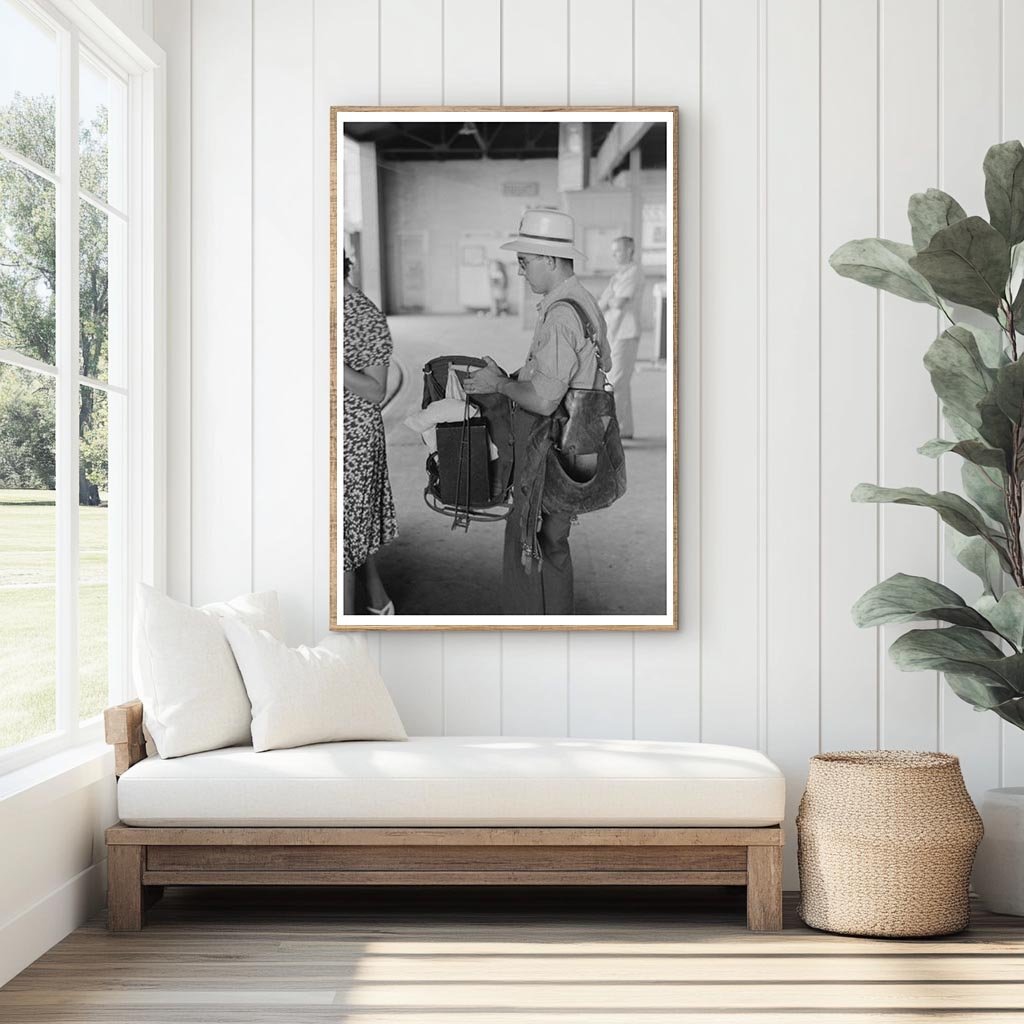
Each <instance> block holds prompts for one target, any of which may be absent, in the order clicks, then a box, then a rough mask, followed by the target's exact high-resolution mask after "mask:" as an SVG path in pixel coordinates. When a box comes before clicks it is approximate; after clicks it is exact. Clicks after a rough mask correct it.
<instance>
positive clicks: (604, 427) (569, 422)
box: [541, 299, 626, 516]
mask: <svg viewBox="0 0 1024 1024" xmlns="http://www.w3.org/2000/svg"><path fill="white" fill-rule="evenodd" d="M558 305H565V306H568V307H570V308H571V309H572V310H573V312H575V314H576V316H577V317H579V320H580V325H581V326H582V328H583V336H584V337H585V338H586V339H587V341H589V342H590V343H591V344H592V345H594V346H595V347H598V348H599V346H598V341H597V331H596V329H595V328H594V325H593V324H592V323H591V321H590V318H589V317H588V316H587V314H586V312H585V310H584V309H583V307H582V306H581V305H580V304H579V303H578V302H575V301H573V300H572V299H559V300H557V301H556V302H553V303H552V304H551V306H550V307H548V311H549V312H550V310H551V309H553V308H554V307H555V306H558ZM602 377H603V374H602V372H601V369H600V351H599V352H598V368H597V370H596V371H595V373H594V386H593V387H591V388H569V390H568V391H566V393H565V397H564V398H563V399H562V404H561V405H560V406H559V407H558V409H557V410H556V411H555V413H554V415H553V416H552V423H551V445H550V447H549V449H548V452H547V460H546V465H545V471H544V490H543V492H542V493H543V497H542V498H541V502H542V507H543V509H544V511H545V512H552V513H561V514H563V515H570V516H575V515H582V514H583V513H584V512H596V511H597V510H598V509H602V508H607V507H608V506H609V505H611V504H612V503H613V502H615V501H618V499H619V498H621V497H622V495H623V494H625V493H626V456H625V453H624V452H623V450H622V439H621V438H620V437H619V421H618V419H617V417H616V415H615V396H614V394H613V393H612V392H611V391H609V390H607V389H605V388H604V387H599V386H598V385H599V383H600V382H601V379H602Z"/></svg>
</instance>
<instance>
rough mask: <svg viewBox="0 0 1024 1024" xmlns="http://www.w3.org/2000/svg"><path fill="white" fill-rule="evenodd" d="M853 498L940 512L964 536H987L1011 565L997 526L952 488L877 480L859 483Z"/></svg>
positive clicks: (854, 490) (854, 499) (1003, 538)
mask: <svg viewBox="0 0 1024 1024" xmlns="http://www.w3.org/2000/svg"><path fill="white" fill-rule="evenodd" d="M850 497H851V500H853V501H864V502H876V503H877V502H891V503H892V504H895V505H918V506H920V507H921V508H931V509H934V510H935V511H936V512H938V514H939V516H940V517H941V518H942V520H943V522H945V523H948V524H949V525H950V526H952V527H953V529H954V530H956V531H957V532H958V533H962V534H963V535H964V536H965V537H974V536H978V537H984V538H985V539H986V540H987V541H988V542H989V543H990V544H992V545H993V546H994V547H995V548H996V549H997V550H998V551H999V552H1000V557H1001V558H1002V559H1004V560H1005V562H1004V564H1005V565H1006V566H1007V567H1008V566H1009V564H1010V562H1009V557H1008V556H1007V554H1006V549H1005V546H1004V545H1005V541H1006V538H1005V537H1003V536H1002V535H1001V534H1000V533H999V532H998V531H997V530H995V529H993V528H992V527H991V526H989V524H988V523H986V522H985V518H984V516H983V515H982V514H981V512H979V511H978V509H976V508H975V507H974V506H973V505H972V504H970V502H968V501H965V500H964V499H963V498H961V497H960V495H959V494H953V493H952V491H939V492H938V493H936V494H929V493H928V492H927V491H922V490H921V488H920V487H879V486H877V485H876V484H858V485H857V486H856V487H855V488H854V489H853V494H852V495H851V496H850Z"/></svg>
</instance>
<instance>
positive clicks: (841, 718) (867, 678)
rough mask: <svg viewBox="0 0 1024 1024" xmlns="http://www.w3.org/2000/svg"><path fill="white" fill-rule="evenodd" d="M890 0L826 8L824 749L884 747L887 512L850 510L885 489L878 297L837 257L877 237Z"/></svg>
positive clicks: (831, 3) (846, 0)
mask: <svg viewBox="0 0 1024 1024" xmlns="http://www.w3.org/2000/svg"><path fill="white" fill-rule="evenodd" d="M877 58H878V0H824V2H823V3H822V6H821V190H822V191H821V253H820V261H821V274H822V280H821V347H820V352H821V402H822V415H821V464H820V469H821V546H820V550H821V747H822V749H823V750H863V749H869V748H871V747H874V746H875V745H876V743H877V741H878V706H877V696H878V645H879V642H880V638H879V636H878V634H877V631H876V630H867V629H857V627H856V626H855V625H854V624H853V620H852V618H851V616H850V606H851V605H852V604H853V602H854V601H855V600H856V599H857V598H858V597H860V595H861V594H862V593H863V592H864V591H865V590H867V589H868V588H869V587H871V586H873V585H874V584H875V583H876V582H877V552H878V512H877V510H876V509H874V508H871V507H866V506H864V505H855V504H854V503H853V502H851V501H850V492H851V491H852V490H853V488H854V486H855V485H856V484H858V483H860V482H861V481H874V480H876V479H877V478H878V452H877V448H878V397H877V384H878V358H877V353H878V296H877V294H876V293H875V292H874V291H873V290H871V289H868V288H866V287H865V286H864V285H862V284H858V283H856V282H854V281H849V280H847V279H846V278H841V277H840V276H839V275H838V274H836V273H835V272H834V271H833V270H832V269H831V268H830V267H829V266H828V257H829V256H830V255H831V253H833V252H834V251H835V250H836V249H837V248H838V247H839V246H840V245H842V244H843V243H844V242H848V241H849V240H850V239H853V238H866V237H870V236H872V235H876V234H877V220H878V192H877V188H876V182H877V167H878V163H877V161H878V145H877V129H878V121H877V114H878V74H877Z"/></svg>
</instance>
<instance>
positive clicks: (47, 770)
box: [0, 740, 114, 814]
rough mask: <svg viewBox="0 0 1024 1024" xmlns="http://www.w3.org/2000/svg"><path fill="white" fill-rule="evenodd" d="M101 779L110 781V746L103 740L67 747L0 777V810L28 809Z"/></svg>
mask: <svg viewBox="0 0 1024 1024" xmlns="http://www.w3.org/2000/svg"><path fill="white" fill-rule="evenodd" d="M103 778H110V779H111V780H113V778H114V751H113V748H112V747H110V746H109V745H108V744H107V743H105V742H104V741H103V740H93V741H90V742H87V743H82V744H80V745H78V746H76V747H69V748H68V749H66V750H61V751H60V752H59V753H56V754H53V755H51V756H50V757H44V758H42V759H41V760H39V761H35V762H33V763H32V764H29V765H26V766H25V767H24V768H17V769H15V770H14V771H11V772H8V773H7V774H5V775H2V776H0V811H2V812H3V813H4V814H9V813H10V814H16V813H18V812H20V811H22V810H32V809H33V808H34V807H37V806H38V803H39V801H40V800H46V801H48V802H49V801H51V800H55V799H58V798H59V797H62V796H65V795H67V794H68V793H73V792H75V791H76V790H79V789H83V788H84V787H86V786H90V785H92V784H93V783H94V782H97V781H99V780H100V779H103Z"/></svg>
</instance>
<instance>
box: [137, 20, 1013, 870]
mask: <svg viewBox="0 0 1024 1024" xmlns="http://www.w3.org/2000/svg"><path fill="white" fill-rule="evenodd" d="M155 28H156V36H157V40H158V42H160V43H161V44H162V45H163V46H164V47H165V48H166V49H167V50H168V51H169V53H170V54H171V60H172V64H171V68H172V73H171V108H170V111H169V123H170V125H171V130H172V136H173V137H172V139H171V141H170V145H169V147H168V148H169V152H170V154H171V168H170V173H169V180H170V185H171V203H172V209H171V212H170V216H169V218H168V219H169V223H170V224H171V225H172V234H171V238H170V245H171V268H170V273H171V288H170V295H171V297H172V301H171V303H170V306H171V313H170V315H171V325H170V333H171V338H170V346H171V366H170V375H171V376H170V380H169V387H170V392H171V393H170V398H169V401H170V416H171V436H170V448H171V459H170V466H171V480H170V482H169V494H170V504H171V507H170V509H169V524H170V539H169V552H170V565H169V579H170V581H171V586H172V591H173V593H175V594H176V596H178V597H182V598H185V599H191V600H193V601H195V602H202V601H207V600H211V599H215V598H223V597H226V596H230V595H231V594H234V593H236V592H239V591H243V590H246V589H248V588H250V587H255V588H269V587H273V588H275V589H277V590H278V591H280V592H281V595H282V598H283V602H284V607H285V610H286V615H287V620H288V628H289V634H290V638H291V639H292V640H293V641H295V642H299V641H307V642H308V641H313V640H316V639H317V638H318V637H320V636H321V635H322V634H323V633H324V632H325V629H326V624H327V619H328V609H327V598H328V579H327V569H328V536H327V524H328V518H327V515H328V504H327V486H328V478H327V434H328V409H327V358H328V352H327V297H328V296H327V283H328V280H327V251H328V247H327V225H328V210H327V194H328V193H327V174H328V109H329V107H330V105H331V104H346V103H349V104H375V103H381V104H389V103H391V104H399V103H403V104H408V103H413V104H440V103H454V104H457V103H508V104H520V103H553V104H563V103H565V104H568V103H580V104H584V103H602V104H623V105H628V104H633V103H638V104H640V103H651V104H677V105H678V106H679V108H680V111H681V143H682V146H681V158H680V166H681V177H680V197H681V217H682V223H681V237H682V253H681V257H682V280H681V303H680V305H681V325H680V326H681V371H682V372H681V387H680V394H681V424H680V425H681V464H680V481H681V521H680V532H681V538H682V541H681V545H682V546H681V579H680V587H681V604H682V629H681V630H680V632H679V633H677V634H643V633H641V634H636V635H630V634H622V633H618V634H608V635H592V634H566V635H561V634H557V635H547V634H536V635H530V634H525V635H524V634H507V635H502V634H500V633H482V634H459V633H453V634H449V635H441V634H393V635H386V636H383V637H379V638H377V637H374V638H373V639H372V643H373V644H374V648H375V650H377V651H378V652H379V656H380V660H381V663H382V666H383V669H384V673H385V677H386V679H387V681H388V683H389V685H390V687H391V688H392V690H393V692H394V694H395V697H396V699H397V701H398V703H399V705H400V708H401V711H402V715H403V717H404V719H405V721H406V723H407V725H408V726H409V728H410V730H411V731H414V732H427V733H432V732H449V733H480V732H483V733H493V732H504V733H508V734H515V733H518V734H522V733H536V734H549V735H579V736H584V735H603V736H637V737H658V738H678V739H703V740H706V741H716V742H725V743H738V744H746V745H751V746H760V747H761V748H763V749H765V750H766V751H767V752H768V753H769V754H770V756H772V757H773V758H774V759H775V760H777V761H778V762H779V764H780V765H782V766H783V768H784V769H785V771H786V773H787V776H788V777H789V779H790V793H791V795H790V806H791V810H792V809H794V808H795V804H796V801H797V799H798V798H799V795H800V791H801V788H802V783H803V779H804V773H805V766H806V761H807V758H808V756H810V755H811V754H813V753H815V752H816V751H818V750H819V749H838V748H848V747H873V746H876V745H879V744H881V745H886V746H891V747H895V746H910V747H923V748H934V747H936V746H938V747H941V748H942V749H945V750H949V751H951V752H953V753H958V754H960V755H961V756H962V757H963V759H964V765H965V769H966V772H967V776H968V782H969V784H970V786H971V788H972V790H973V791H974V792H975V793H976V794H977V793H978V792H980V791H981V790H983V789H984V788H986V787H988V786H992V785H996V784H999V783H1001V782H1002V783H1007V784H1009V783H1020V782H1024V742H1022V737H1021V736H1019V735H1017V734H1016V733H1014V732H1012V731H1011V730H1009V729H1004V728H1002V727H1001V724H1000V723H999V721H998V720H997V719H995V718H994V717H992V716H984V715H977V714H974V713H972V712H971V710H970V709H969V708H967V707H966V705H963V704H961V703H960V702H958V701H957V700H956V699H955V698H954V697H952V695H951V694H950V693H949V692H948V691H947V690H946V689H945V688H944V687H941V686H939V685H938V682H937V680H936V677H935V676H934V674H924V673H922V674H920V675H917V676H907V675H904V674H901V673H897V672H895V671H894V670H893V669H892V667H891V666H889V665H888V664H887V662H886V660H885V656H884V644H885V642H886V641H887V640H888V639H890V637H889V636H888V635H887V636H883V637H878V636H876V635H875V634H874V633H872V632H859V631H857V630H856V629H854V628H853V626H852V625H851V623H850V617H849V607H850V604H851V603H852V602H853V600H854V599H855V598H856V597H857V596H858V595H859V594H860V593H861V592H862V591H863V590H864V589H865V588H866V587H867V586H869V585H870V584H871V583H872V582H874V581H875V580H876V579H877V578H879V576H880V575H888V574H889V573H891V572H894V571H897V570H903V571H908V572H920V573H923V574H933V573H936V572H937V573H940V574H942V575H943V576H944V577H945V578H947V579H950V580H953V581H954V582H956V581H957V580H958V576H957V571H958V570H957V567H956V566H955V564H953V563H951V561H950V560H949V558H948V557H947V556H945V555H944V554H943V550H944V549H943V539H944V538H943V536H942V534H941V532H940V530H939V529H938V526H937V525H936V523H935V522H934V519H933V517H930V516H929V515H928V514H927V513H925V512H923V511H919V510H908V509H904V508H896V509H881V510H876V509H875V508H872V507H866V506H854V505H851V504H850V502H849V500H848V496H849V492H850V490H851V488H852V487H853V485H854V484H855V483H857V482H858V481H860V480H875V479H878V480H880V481H882V482H883V483H886V484H890V485H895V484H919V485H921V486H924V487H929V488H934V487H935V486H937V485H939V484H940V483H942V484H943V485H945V486H956V480H955V479H946V477H950V478H953V477H955V474H953V473H951V472H950V471H949V470H942V469H939V468H937V467H936V466H935V464H934V463H932V462H930V461H928V460H925V459H922V458H921V457H919V456H917V455H916V454H915V453H914V450H915V448H916V447H917V445H919V444H920V443H921V442H922V441H924V440H926V439H927V438H929V437H931V436H933V435H934V433H935V431H936V429H937V410H936V406H935V402H934V399H933V397H932V396H931V391H930V388H929V386H928V381H927V376H926V374H925V373H924V370H923V368H922V366H921V356H922V354H923V352H924V350H925V348H926V346H927V344H928V342H929V341H930V340H931V337H932V335H933V334H934V332H935V328H936V320H935V316H934V314H933V313H930V312H929V311H928V310H926V309H924V308H923V307H914V306H910V305H909V304H907V303H901V302H898V301H895V300H894V301H891V302H890V301H889V300H887V299H885V298H878V297H876V295H875V294H874V293H873V292H871V291H869V290H867V289H865V288H861V287H858V286H855V285H853V284H851V283H849V282H846V281H842V280H840V279H839V278H837V277H836V276H835V275H834V274H832V273H831V272H830V271H829V270H828V268H827V266H826V264H825V260H826V258H827V256H828V254H829V253H830V252H831V251H832V250H833V249H834V248H835V247H836V246H837V245H838V244H840V243H841V242H843V241H845V240H847V239H849V238H852V237H862V236H866V235H874V234H877V233H881V234H885V235H887V236H890V237H896V238H906V237H908V236H909V231H908V228H907V226H906V220H905V212H904V211H905V203H906V200H907V198H908V196H909V194H910V193H911V192H913V191H918V190H921V189H924V188H926V187H929V186H933V185H939V186H942V187H944V188H946V189H948V190H950V191H952V192H953V193H954V194H955V195H957V196H958V197H960V198H961V200H962V201H963V202H965V204H966V205H968V207H969V208H970V209H972V210H974V211H980V212H983V210H984V207H983V203H982V179H981V171H980V164H981V159H982V156H983V154H984V151H985V149H986V147H987V146H988V145H989V144H990V143H991V142H993V141H995V140H997V139H999V138H1004V137H1016V136H1020V135H1021V134H1024V111H1022V110H1021V108H1020V105H1019V104H1017V105H1015V104H1014V103H1013V102H1012V101H1013V100H1014V99H1016V97H1018V96H1019V95H1020V94H1021V89H1022V87H1024V70H1022V68H1021V66H1020V62H1019V61H1017V60H1016V52H1015V50H1014V49H1013V47H1012V45H1011V43H1012V40H1013V39H1014V38H1019V37H1020V34H1021V32H1022V31H1024V7H1022V5H1020V4H1017V3H1013V2H1009V0H703V2H702V0H192V2H191V3H190V2H189V0H155ZM940 473H942V474H943V477H942V478H941V479H940ZM793 852H794V850H793V849H792V847H791V849H790V851H789V858H790V859H789V868H790V870H789V872H788V877H787V884H789V885H792V884H794V881H795V879H794V876H793V873H792V856H793Z"/></svg>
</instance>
